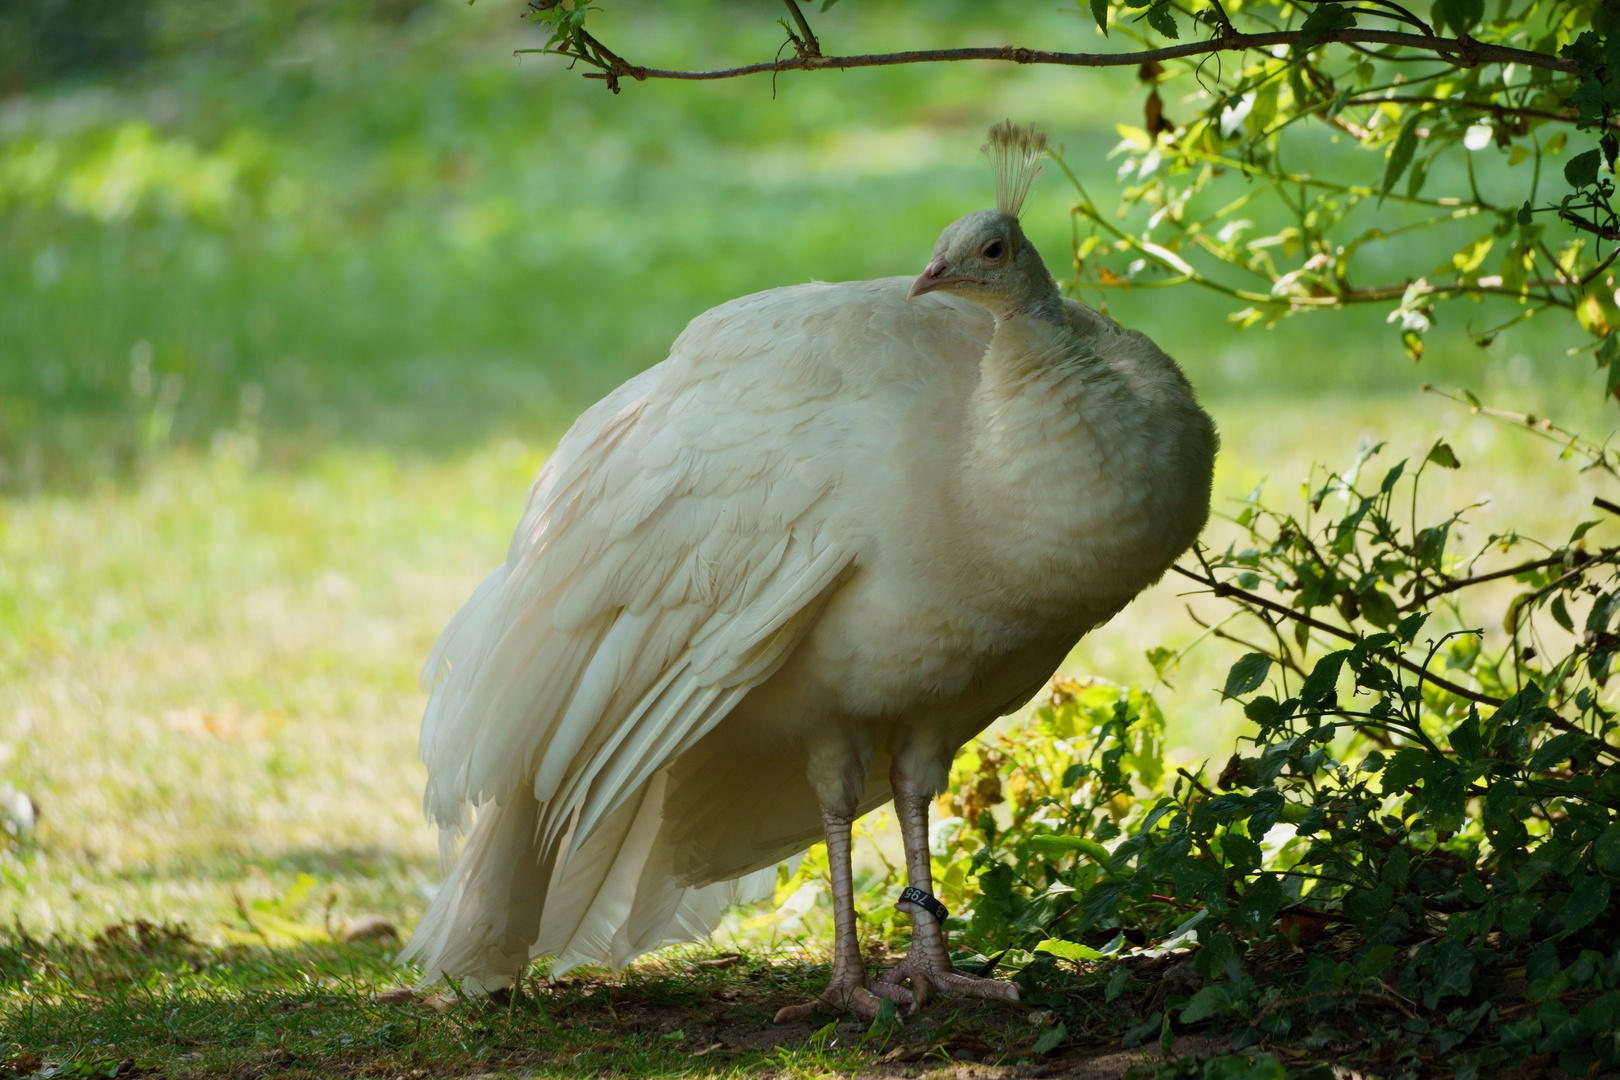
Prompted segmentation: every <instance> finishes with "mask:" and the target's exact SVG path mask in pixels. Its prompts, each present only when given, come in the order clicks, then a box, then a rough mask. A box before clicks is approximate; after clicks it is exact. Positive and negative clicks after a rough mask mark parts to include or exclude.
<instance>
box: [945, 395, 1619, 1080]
mask: <svg viewBox="0 0 1620 1080" xmlns="http://www.w3.org/2000/svg"><path fill="white" fill-rule="evenodd" d="M1534 430H1537V431H1539V432H1540V433H1541V434H1543V435H1546V436H1548V437H1554V438H1558V439H1560V440H1562V441H1563V443H1564V444H1565V453H1566V456H1570V457H1574V458H1577V459H1579V460H1581V461H1582V462H1583V463H1584V464H1585V467H1587V468H1589V469H1596V470H1600V471H1603V472H1607V473H1609V474H1610V475H1611V476H1614V475H1616V473H1615V466H1616V463H1617V460H1620V459H1617V458H1616V457H1615V455H1614V454H1613V453H1612V452H1610V451H1607V450H1605V449H1602V448H1599V447H1596V446H1592V445H1590V444H1588V443H1586V442H1584V441H1582V440H1580V439H1578V438H1575V437H1573V436H1568V435H1567V434H1566V433H1562V432H1558V431H1557V430H1556V429H1550V428H1549V427H1548V426H1547V425H1545V424H1542V425H1540V426H1539V427H1536V428H1534ZM1382 449H1383V447H1382V446H1381V445H1380V446H1373V447H1369V448H1367V449H1365V450H1363V451H1362V453H1360V454H1359V455H1358V456H1357V458H1356V460H1355V462H1354V464H1353V466H1352V467H1351V468H1350V469H1348V470H1345V471H1343V472H1331V471H1330V472H1327V473H1325V474H1321V473H1319V474H1317V475H1316V476H1314V477H1313V479H1312V482H1311V484H1310V485H1309V486H1308V488H1307V490H1306V491H1305V492H1304V501H1303V505H1302V506H1300V507H1298V508H1296V509H1294V510H1292V511H1285V510H1281V509H1276V508H1274V507H1273V506H1271V505H1270V504H1269V503H1268V502H1267V501H1266V499H1265V496H1264V493H1263V492H1262V491H1260V490H1256V491H1255V492H1254V493H1253V494H1252V495H1250V496H1249V498H1248V499H1247V500H1246V501H1245V502H1244V503H1243V505H1242V508H1241V511H1240V512H1239V513H1238V515H1237V516H1236V518H1235V521H1236V523H1237V524H1238V525H1239V526H1240V527H1241V528H1242V530H1243V533H1244V537H1245V540H1246V546H1242V547H1239V546H1236V545H1234V546H1233V547H1231V548H1228V549H1227V550H1226V551H1224V552H1219V553H1217V552H1212V551H1208V550H1205V549H1199V550H1197V551H1195V552H1194V557H1193V559H1191V560H1189V561H1191V562H1192V563H1194V565H1195V567H1196V568H1178V572H1179V573H1180V574H1181V575H1183V576H1184V577H1185V578H1189V579H1192V580H1193V581H1195V582H1198V583H1201V584H1202V585H1203V586H1205V587H1206V588H1207V589H1208V590H1209V591H1210V592H1211V593H1213V594H1214V595H1215V596H1216V597H1218V598H1221V599H1222V600H1224V601H1226V602H1227V603H1229V604H1230V605H1231V611H1230V616H1229V617H1228V618H1226V619H1224V620H1222V621H1221V622H1219V623H1218V624H1216V626H1215V627H1214V628H1213V633H1212V635H1210V636H1213V637H1216V638H1222V639H1226V640H1227V641H1231V642H1239V641H1241V640H1242V638H1241V636H1240V635H1241V634H1242V633H1244V632H1246V631H1242V630H1240V628H1241V627H1242V626H1243V625H1244V624H1245V623H1247V624H1248V625H1249V626H1252V627H1257V628H1258V632H1259V633H1258V638H1257V641H1252V642H1248V643H1246V644H1244V646H1243V647H1244V648H1245V649H1246V650H1247V651H1245V652H1244V653H1243V655H1241V656H1240V657H1238V658H1237V659H1236V661H1235V662H1234V663H1233V664H1232V666H1231V669H1230V672H1229V674H1228V676H1227V678H1226V684H1225V687H1224V690H1223V696H1224V697H1226V698H1229V699H1236V700H1239V701H1242V702H1243V709H1244V713H1245V715H1246V716H1247V717H1248V719H1249V720H1251V721H1253V723H1254V724H1255V726H1256V729H1257V730H1256V731H1255V733H1254V734H1253V735H1252V736H1250V737H1247V738H1246V740H1245V745H1243V746H1242V747H1241V749H1240V752H1239V753H1237V754H1234V755H1233V757H1232V759H1231V760H1230V761H1229V762H1228V763H1227V764H1226V766H1225V768H1224V769H1222V770H1221V772H1220V774H1219V775H1218V776H1214V777H1212V776H1209V775H1206V774H1204V773H1202V772H1200V773H1199V774H1197V775H1194V774H1191V773H1188V772H1186V771H1185V770H1178V771H1177V772H1176V773H1175V774H1174V775H1168V774H1166V772H1165V770H1164V766H1163V762H1162V758H1161V756H1160V747H1161V745H1162V740H1163V732H1164V718H1163V717H1162V715H1161V714H1160V712H1159V709H1158V707H1157V706H1156V705H1155V704H1154V702H1153V699H1152V698H1151V696H1149V695H1148V694H1147V693H1145V692H1144V691H1142V690H1138V689H1121V688H1117V687H1112V686H1104V685H1091V686H1082V685H1079V684H1075V683H1069V682H1058V683H1055V684H1054V685H1053V688H1052V691H1051V695H1050V697H1049V698H1048V699H1047V700H1045V701H1044V702H1043V703H1042V704H1041V705H1040V707H1039V708H1038V709H1037V710H1036V712H1035V715H1034V718H1033V719H1032V720H1031V721H1030V723H1029V725H1028V726H1027V727H1026V728H1024V729H1022V730H1019V731H1016V732H1013V733H1009V734H1004V735H1001V736H999V737H997V738H995V739H994V740H992V741H989V742H986V743H983V744H981V745H979V746H977V747H974V748H971V749H970V750H968V751H966V752H964V754H963V756H962V757H961V758H960V759H959V760H958V762H957V767H956V769H955V771H954V772H953V774H952V780H951V790H950V791H949V792H948V793H947V795H946V796H945V799H944V803H945V804H946V807H945V808H946V809H948V810H949V811H950V813H951V815H952V816H951V817H950V818H949V819H947V823H946V826H945V828H944V831H943V835H942V836H941V837H940V839H941V840H942V841H943V843H942V844H941V845H939V848H938V852H939V853H938V857H937V858H936V865H935V869H936V872H937V873H938V874H939V876H940V879H941V881H942V883H943V886H942V888H943V890H944V892H945V893H946V895H947V897H951V894H952V892H953V891H954V892H955V893H956V894H957V896H958V897H959V898H960V899H965V900H967V917H966V918H965V919H963V920H961V921H960V928H961V930H962V931H963V932H964V933H965V938H966V942H967V943H969V944H971V945H972V946H973V947H974V948H976V949H977V950H978V951H979V952H980V953H982V954H986V955H997V954H1001V955H1002V956H1003V960H1004V962H1005V961H1006V960H1012V961H1014V962H1018V961H1024V962H1028V961H1029V960H1030V959H1031V957H1032V956H1034V955H1035V954H1036V952H1037V950H1038V951H1039V952H1044V953H1048V954H1052V956H1054V957H1059V958H1064V959H1068V960H1075V961H1082V962H1085V961H1098V960H1102V959H1104V958H1105V957H1109V956H1112V955H1115V954H1119V953H1122V952H1130V953H1133V954H1135V955H1138V956H1140V955H1141V954H1142V953H1143V952H1144V951H1145V950H1148V947H1150V946H1154V945H1156V947H1157V948H1156V950H1154V951H1157V952H1160V953H1162V952H1163V951H1164V950H1165V949H1167V948H1173V947H1177V946H1196V948H1197V952H1196V955H1195V958H1194V960H1195V965H1196V969H1197V972H1198V974H1199V975H1200V976H1201V977H1202V979H1203V981H1204V985H1203V987H1202V988H1201V989H1199V990H1198V991H1197V992H1196V993H1195V994H1194V995H1193V996H1192V997H1191V998H1190V999H1188V998H1186V997H1182V998H1180V999H1172V1000H1171V1001H1169V1002H1167V1003H1166V1008H1167V1011H1172V1012H1173V1011H1174V1010H1173V1009H1172V1006H1174V1007H1175V1008H1179V1013H1174V1015H1175V1017H1176V1019H1178V1020H1179V1021H1180V1022H1181V1023H1183V1024H1188V1023H1195V1022H1198V1021H1200V1020H1205V1019H1219V1020H1222V1021H1223V1023H1225V1024H1226V1025H1227V1026H1229V1027H1235V1028H1237V1029H1238V1030H1239V1034H1238V1037H1237V1038H1236V1040H1235V1047H1236V1048H1241V1047H1242V1046H1245V1045H1253V1044H1255V1043H1258V1042H1260V1041H1261V1039H1263V1038H1264V1037H1266V1036H1268V1035H1269V1036H1273V1037H1276V1038H1281V1037H1283V1036H1284V1035H1286V1034H1287V1033H1288V1031H1289V1030H1290V1028H1291V1026H1292V1025H1293V1024H1294V1022H1295V1021H1294V1015H1293V1014H1294V1013H1295V1012H1298V1011H1299V1010H1300V1009H1304V1010H1306V1011H1307V1012H1323V1011H1328V1010H1332V1009H1334V1008H1337V1007H1339V1006H1343V1007H1346V1008H1348V1007H1353V1006H1355V1005H1357V1004H1358V1003H1366V1002H1367V1001H1369V1000H1370V1001H1373V1002H1376V1003H1380V1004H1383V1005H1388V1006H1391V1007H1394V1008H1397V1009H1399V1010H1400V1011H1402V1012H1403V1013H1404V1014H1406V1016H1407V1017H1408V1019H1407V1021H1406V1025H1405V1028H1404V1029H1403V1031H1404V1033H1405V1034H1404V1036H1403V1037H1405V1038H1407V1041H1408V1042H1419V1041H1423V1040H1428V1041H1427V1042H1424V1045H1425V1046H1429V1047H1430V1048H1431V1049H1438V1050H1439V1051H1440V1052H1442V1053H1444V1052H1447V1051H1450V1050H1452V1049H1453V1048H1454V1047H1457V1046H1459V1045H1462V1044H1464V1043H1465V1042H1466V1041H1468V1040H1471V1039H1472V1040H1473V1043H1478V1042H1479V1041H1480V1038H1481V1037H1483V1036H1484V1035H1485V1034H1487V1033H1489V1034H1492V1035H1493V1036H1494V1037H1493V1038H1492V1039H1490V1040H1489V1042H1488V1044H1487V1045H1485V1046H1484V1047H1483V1048H1482V1049H1480V1050H1479V1052H1478V1053H1477V1054H1476V1055H1475V1056H1473V1057H1472V1058H1470V1059H1468V1060H1465V1061H1464V1062H1463V1064H1462V1065H1461V1066H1460V1067H1459V1068H1458V1070H1457V1071H1458V1075H1459V1076H1465V1077H1466V1075H1470V1074H1471V1073H1472V1072H1473V1071H1474V1070H1477V1069H1478V1068H1479V1067H1480V1066H1482V1065H1492V1064H1496V1063H1499V1062H1514V1063H1518V1062H1523V1061H1524V1060H1526V1059H1527V1058H1530V1057H1531V1056H1533V1055H1538V1054H1545V1055H1558V1061H1559V1063H1560V1065H1561V1066H1562V1067H1563V1068H1565V1069H1566V1070H1569V1071H1572V1072H1585V1071H1586V1070H1587V1069H1588V1068H1596V1067H1599V1065H1600V1064H1601V1067H1604V1068H1613V1067H1615V1066H1616V1065H1617V1064H1620V950H1616V948H1615V941H1616V937H1617V932H1620V917H1617V912H1616V910H1615V908H1614V906H1613V905H1612V904H1611V898H1612V897H1613V895H1614V893H1615V890H1616V886H1617V885H1620V817H1617V814H1616V811H1617V810H1620V764H1617V763H1620V748H1617V746H1616V745H1615V743H1614V742H1612V741H1611V735H1612V733H1613V729H1614V728H1615V726H1616V718H1615V714H1614V713H1613V712H1612V711H1610V710H1609V709H1607V708H1605V707H1604V706H1603V705H1602V703H1601V700H1602V696H1603V693H1604V689H1605V686H1606V684H1607V682H1608V680H1609V678H1610V675H1611V674H1612V668H1613V664H1614V658H1615V655H1616V652H1617V651H1620V636H1617V634H1616V626H1615V622H1616V619H1615V617H1616V614H1617V613H1620V575H1617V573H1616V564H1617V562H1620V550H1616V549H1609V548H1605V549H1601V550H1591V549H1589V547H1588V545H1587V543H1586V540H1585V537H1586V533H1587V531H1588V530H1589V529H1590V528H1591V526H1592V524H1593V522H1591V521H1584V522H1579V523H1572V524H1573V527H1572V529H1571V531H1570V532H1569V533H1568V539H1567V540H1566V541H1564V542H1563V543H1559V544H1544V543H1540V542H1537V541H1534V540H1532V539H1530V538H1529V537H1528V536H1525V535H1521V534H1518V533H1511V534H1508V535H1493V536H1491V537H1489V538H1488V540H1487V541H1486V542H1485V543H1484V544H1483V545H1481V546H1479V547H1478V548H1477V549H1474V550H1464V549H1463V548H1462V546H1461V544H1460V542H1459V541H1458V539H1457V533H1458V528H1457V526H1458V525H1459V523H1461V522H1463V521H1464V517H1465V514H1466V512H1467V511H1466V509H1465V510H1460V511H1455V512H1449V513H1445V514H1443V515H1439V516H1432V515H1427V516H1425V515H1424V514H1423V511H1424V501H1423V499H1422V495H1421V486H1422V481H1423V477H1424V475H1425V474H1426V473H1427V472H1429V470H1433V469H1442V468H1443V469H1455V468H1459V467H1460V463H1459V462H1458V460H1457V456H1456V454H1455V452H1454V451H1453V450H1452V449H1451V447H1449V446H1448V445H1447V444H1446V443H1444V442H1438V443H1436V444H1435V445H1434V446H1433V447H1432V448H1431V449H1430V450H1429V452H1428V453H1427V454H1426V456H1425V457H1424V458H1423V459H1422V460H1420V461H1416V462H1414V461H1410V460H1407V461H1399V462H1395V463H1393V464H1390V465H1388V466H1386V467H1384V468H1382V469H1377V468H1375V467H1374V465H1375V462H1376V461H1377V460H1378V459H1379V457H1380V455H1381V452H1382ZM1599 502H1600V505H1605V508H1610V507H1608V506H1607V504H1604V503H1603V500H1599ZM1610 509H1612V508H1610ZM1499 563H1505V565H1498V564H1499ZM1487 620H1488V621H1487ZM1484 626H1490V627H1491V628H1492V630H1491V632H1489V633H1487V632H1486V631H1485V630H1484V629H1482V627H1484ZM1498 626H1499V627H1500V630H1499V631H1498V630H1497V629H1496V627H1498ZM1150 659H1152V660H1153V661H1154V663H1155V665H1156V666H1157V667H1159V668H1160V669H1161V671H1165V670H1168V669H1169V668H1170V667H1172V666H1173V665H1174V662H1175V657H1173V656H1170V655H1168V654H1166V653H1164V652H1163V651H1162V650H1155V653H1154V654H1152V655H1151V656H1150ZM1001 800H1005V801H1006V802H1007V803H1008V804H1009V806H1008V807H1007V809H1006V810H1003V811H1002V813H1001V814H1000V820H999V822H998V815H997V814H996V813H995V812H994V811H993V809H992V805H993V804H995V803H997V802H999V801H1001ZM948 902H949V900H948ZM1330 934H1331V936H1328V935H1330ZM1329 940H1331V941H1333V942H1335V943H1336V944H1337V945H1338V946H1339V948H1338V949H1336V950H1329V949H1326V948H1323V947H1322V945H1323V944H1325V943H1326V942H1327V941H1329ZM1346 946H1348V947H1349V949H1348V952H1347V951H1346V948H1345V947H1346ZM1279 949H1280V950H1283V951H1285V952H1292V951H1293V950H1297V949H1303V950H1304V951H1303V955H1302V957H1301V962H1302V964H1303V967H1301V968H1300V969H1299V970H1297V971H1296V972H1295V973H1294V976H1293V982H1294V985H1293V986H1291V987H1285V986H1283V985H1280V984H1276V983H1273V984H1271V985H1266V986H1261V985H1259V984H1258V983H1257V982H1256V980H1255V978H1254V977H1253V973H1252V971H1251V970H1250V968H1251V965H1250V964H1247V963H1246V958H1249V957H1251V956H1252V955H1258V953H1257V950H1262V951H1266V952H1270V953H1275V952H1277V951H1278V950H1279ZM1010 950H1017V951H1020V954H1014V953H1012V952H1010ZM1021 954H1028V955H1021ZM1050 962H1051V961H1049V960H1048V961H1046V963H1047V964H1050ZM1516 979H1523V980H1524V982H1523V983H1522V984H1518V983H1515V982H1513V980H1516ZM1515 985H1522V987H1523V995H1522V996H1521V997H1520V998H1519V999H1518V1000H1517V1002H1514V1003H1512V1004H1506V1003H1504V1002H1503V1001H1502V999H1501V996H1500V995H1501V992H1502V990H1503V988H1504V987H1508V988H1509V989H1511V988H1512V987H1513V986H1515ZM1149 1021H1150V1023H1149V1024H1148V1025H1146V1026H1150V1027H1152V1028H1154V1030H1157V1029H1158V1024H1159V1022H1158V1020H1157V1018H1156V1017H1150V1018H1149ZM1164 1030H1165V1031H1166V1032H1168V1031H1169V1027H1168V1023H1167V1024H1166V1026H1165V1028H1164ZM1149 1034H1150V1033H1149V1032H1147V1031H1143V1032H1141V1033H1139V1037H1148V1036H1149ZM1473 1043H1471V1044H1470V1045H1473Z"/></svg>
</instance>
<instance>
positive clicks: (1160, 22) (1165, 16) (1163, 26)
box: [1147, 3, 1181, 41]
mask: <svg viewBox="0 0 1620 1080" xmlns="http://www.w3.org/2000/svg"><path fill="white" fill-rule="evenodd" d="M1147 21H1148V25H1149V26H1151V27H1153V29H1155V30H1157V31H1158V32H1159V33H1161V34H1163V35H1164V36H1165V37H1167V38H1169V39H1171V40H1172V41H1177V40H1180V38H1181V31H1180V30H1179V29H1177V27H1176V17H1175V15H1174V14H1173V13H1172V11H1171V8H1170V5H1169V4H1167V3H1164V4H1155V5H1153V6H1152V7H1150V8H1148V13H1147Z"/></svg>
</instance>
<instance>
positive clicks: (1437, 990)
mask: <svg viewBox="0 0 1620 1080" xmlns="http://www.w3.org/2000/svg"><path fill="white" fill-rule="evenodd" d="M1433 963H1434V975H1433V976H1432V977H1430V978H1428V979H1425V980H1424V981H1423V1005H1424V1007H1425V1008H1428V1009H1433V1008H1435V1007H1437V1006H1438V1005H1439V1004H1440V1002H1441V1001H1443V1000H1445V999H1446V998H1448V997H1452V996H1456V997H1467V996H1468V995H1469V993H1470V992H1471V991H1472V990H1473V988H1474V963H1475V962H1474V955H1473V953H1470V952H1469V951H1468V949H1467V947H1466V946H1464V945H1463V944H1462V943H1461V942H1457V941H1443V942H1441V943H1440V947H1439V948H1438V949H1436V950H1435V955H1434V958H1433Z"/></svg>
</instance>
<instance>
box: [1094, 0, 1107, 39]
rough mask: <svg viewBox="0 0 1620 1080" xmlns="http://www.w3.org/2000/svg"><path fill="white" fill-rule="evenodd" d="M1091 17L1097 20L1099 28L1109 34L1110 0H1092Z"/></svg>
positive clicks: (1104, 34)
mask: <svg viewBox="0 0 1620 1080" xmlns="http://www.w3.org/2000/svg"><path fill="white" fill-rule="evenodd" d="M1091 17H1092V18H1093V19H1096V20H1097V29H1099V30H1101V31H1102V32H1103V37H1107V36H1108V0H1091Z"/></svg>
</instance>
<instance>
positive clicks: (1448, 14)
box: [1430, 0, 1485, 34]
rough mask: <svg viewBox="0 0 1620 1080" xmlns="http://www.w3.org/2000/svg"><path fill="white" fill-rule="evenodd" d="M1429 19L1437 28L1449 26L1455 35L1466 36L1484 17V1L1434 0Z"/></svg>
mask: <svg viewBox="0 0 1620 1080" xmlns="http://www.w3.org/2000/svg"><path fill="white" fill-rule="evenodd" d="M1430 17H1431V18H1433V19H1434V21H1435V24H1436V25H1437V26H1449V27H1451V30H1452V32H1453V33H1455V34H1466V33H1468V31H1469V29H1470V28H1472V27H1473V26H1475V25H1476V24H1477V23H1478V22H1479V21H1480V20H1481V19H1483V18H1484V17H1485V0H1436V2H1435V5H1434V7H1433V9H1432V10H1431V11H1430Z"/></svg>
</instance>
